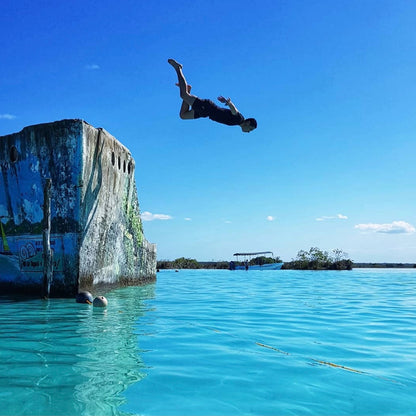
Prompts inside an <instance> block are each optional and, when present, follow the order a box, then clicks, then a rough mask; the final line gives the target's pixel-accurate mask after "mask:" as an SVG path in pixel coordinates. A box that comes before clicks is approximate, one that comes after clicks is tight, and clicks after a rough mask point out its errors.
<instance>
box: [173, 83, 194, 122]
mask: <svg viewBox="0 0 416 416" xmlns="http://www.w3.org/2000/svg"><path fill="white" fill-rule="evenodd" d="M176 85H177V86H178V87H180V85H179V83H177V84H176ZM191 88H192V87H191V86H190V85H189V84H187V85H186V90H187V91H188V94H189V95H190V94H191ZM194 101H195V100H194ZM179 117H180V118H181V119H182V120H192V119H193V118H194V110H191V107H190V105H189V104H188V103H187V102H186V101H185V100H182V105H181V109H180V110H179Z"/></svg>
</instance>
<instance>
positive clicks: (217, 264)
mask: <svg viewBox="0 0 416 416" xmlns="http://www.w3.org/2000/svg"><path fill="white" fill-rule="evenodd" d="M234 263H235V264H236V265H237V264H241V265H243V264H244V262H234ZM266 263H283V266H282V269H286V270H290V269H291V270H351V269H352V268H353V267H354V268H416V264H414V263H354V262H353V261H352V260H351V259H349V258H348V254H347V253H345V252H344V251H343V250H340V249H334V250H332V252H331V253H328V252H327V251H322V250H320V249H319V248H318V247H311V248H310V249H309V250H308V251H305V250H300V251H299V252H298V254H297V256H296V259H292V260H291V261H288V262H284V261H283V260H281V259H280V258H279V257H275V258H273V257H264V256H261V257H256V258H254V259H251V260H250V262H249V264H250V265H252V264H266ZM157 268H158V270H162V269H228V268H229V262H228V261H197V260H195V259H190V258H185V257H180V258H178V259H176V260H158V262H157Z"/></svg>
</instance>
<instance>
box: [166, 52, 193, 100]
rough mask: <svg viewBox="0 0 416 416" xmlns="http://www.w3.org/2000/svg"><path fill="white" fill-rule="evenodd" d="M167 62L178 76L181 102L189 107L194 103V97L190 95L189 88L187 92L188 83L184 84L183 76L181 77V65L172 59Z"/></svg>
mask: <svg viewBox="0 0 416 416" xmlns="http://www.w3.org/2000/svg"><path fill="white" fill-rule="evenodd" d="M168 62H169V63H170V64H171V65H172V66H173V68H174V69H175V71H176V74H177V76H178V84H179V90H180V95H181V98H182V100H183V101H185V103H186V104H188V105H189V106H191V105H192V104H193V103H194V101H195V99H196V96H195V95H191V94H190V90H191V89H190V88H189V90H188V83H187V82H186V79H185V76H184V75H183V72H182V65H181V64H180V63H178V62H176V61H175V60H174V59H168Z"/></svg>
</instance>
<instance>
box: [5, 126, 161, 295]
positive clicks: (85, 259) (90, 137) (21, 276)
mask: <svg viewBox="0 0 416 416" xmlns="http://www.w3.org/2000/svg"><path fill="white" fill-rule="evenodd" d="M0 167H1V178H0V225H1V230H0V288H1V289H2V292H5V291H19V292H28V293H31V294H35V293H37V292H39V290H40V286H41V285H42V276H43V258H42V254H43V244H42V220H43V189H44V185H45V181H46V179H47V178H51V179H52V189H51V247H52V249H53V255H54V257H53V265H54V272H53V280H52V286H51V295H52V296H72V295H73V294H75V293H76V292H77V291H78V289H79V288H83V287H86V286H91V285H94V284H98V283H106V284H115V285H117V284H124V283H129V284H138V283H143V282H145V281H147V280H153V279H155V275H156V249H155V246H154V245H151V244H149V243H148V242H147V241H146V240H145V239H144V237H143V230H142V224H141V220H140V215H139V205H138V200H137V192H136V185H135V181H134V160H133V158H132V157H131V154H130V152H129V151H128V150H127V149H126V148H125V147H124V146H122V145H121V143H119V142H118V141H117V140H116V139H115V138H113V137H112V136H111V135H109V134H108V133H107V132H105V131H104V130H101V129H94V128H93V127H92V126H90V125H89V124H87V123H85V122H83V121H82V120H63V121H59V122H55V123H48V124H41V125H36V126H30V127H26V128H24V129H23V130H22V131H21V132H19V133H15V134H11V135H8V136H3V137H0Z"/></svg>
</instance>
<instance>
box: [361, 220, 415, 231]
mask: <svg viewBox="0 0 416 416" xmlns="http://www.w3.org/2000/svg"><path fill="white" fill-rule="evenodd" d="M354 228H356V229H358V230H360V231H369V232H374V233H385V234H412V233H414V232H415V231H416V229H415V227H413V225H412V224H409V223H408V222H405V221H393V222H392V223H391V224H373V223H368V224H357V225H355V226H354Z"/></svg>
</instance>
